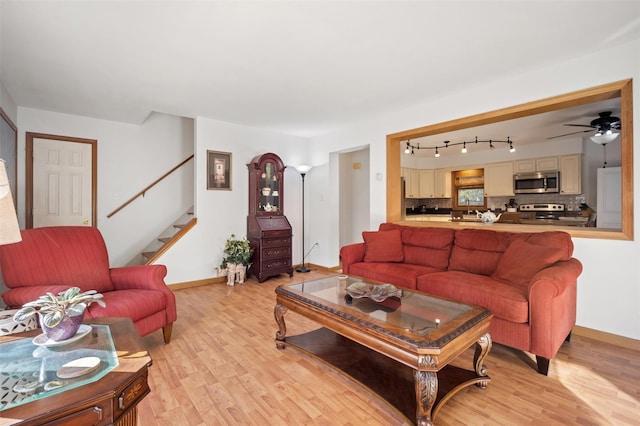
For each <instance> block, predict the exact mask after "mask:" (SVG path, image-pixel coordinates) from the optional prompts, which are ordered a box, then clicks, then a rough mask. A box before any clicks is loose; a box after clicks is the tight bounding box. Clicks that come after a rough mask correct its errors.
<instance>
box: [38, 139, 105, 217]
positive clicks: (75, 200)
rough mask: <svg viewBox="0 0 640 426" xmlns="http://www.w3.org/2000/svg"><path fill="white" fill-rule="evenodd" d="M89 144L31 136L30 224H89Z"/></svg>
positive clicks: (90, 172)
mask: <svg viewBox="0 0 640 426" xmlns="http://www.w3.org/2000/svg"><path fill="white" fill-rule="evenodd" d="M91 154H92V145H91V144H87V143H75V142H68V141H61V140H54V139H42V138H34V139H33V227H34V228H39V227H43V226H71V225H76V226H92V225H93V223H92V217H93V216H92V199H91V197H92V190H91V188H92V182H91V176H92V170H91V167H92V161H91Z"/></svg>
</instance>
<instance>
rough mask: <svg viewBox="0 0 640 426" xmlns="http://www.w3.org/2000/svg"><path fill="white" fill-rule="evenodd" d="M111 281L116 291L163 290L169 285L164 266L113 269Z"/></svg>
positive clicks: (111, 270)
mask: <svg viewBox="0 0 640 426" xmlns="http://www.w3.org/2000/svg"><path fill="white" fill-rule="evenodd" d="M109 272H110V273H111V281H112V282H113V286H114V287H115V289H116V290H136V289H138V290H162V289H163V288H166V287H167V285H166V284H165V283H164V277H165V276H166V275H167V267H166V266H164V265H138V266H122V267H120V268H111V269H110V271H109Z"/></svg>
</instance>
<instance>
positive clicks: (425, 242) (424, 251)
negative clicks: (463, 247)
mask: <svg viewBox="0 0 640 426" xmlns="http://www.w3.org/2000/svg"><path fill="white" fill-rule="evenodd" d="M390 229H398V230H400V231H401V236H402V245H403V248H404V262H405V263H411V264H415V265H423V266H430V267H432V268H436V269H441V270H445V269H447V266H448V265H449V256H450V255H451V247H453V238H454V236H455V230H454V229H449V228H417V227H413V226H402V225H395V224H390V223H383V224H381V225H380V230H381V231H387V230H390Z"/></svg>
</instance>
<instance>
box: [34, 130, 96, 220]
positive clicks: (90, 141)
mask: <svg viewBox="0 0 640 426" xmlns="http://www.w3.org/2000/svg"><path fill="white" fill-rule="evenodd" d="M34 139H50V140H55V141H61V142H70V143H86V144H90V145H91V226H93V227H97V226H98V141H97V140H95V139H83V138H73V137H69V136H58V135H48V134H44V133H33V132H27V134H26V143H25V154H26V160H25V186H26V188H25V190H26V195H25V200H24V201H25V227H26V228H27V229H31V228H33V140H34Z"/></svg>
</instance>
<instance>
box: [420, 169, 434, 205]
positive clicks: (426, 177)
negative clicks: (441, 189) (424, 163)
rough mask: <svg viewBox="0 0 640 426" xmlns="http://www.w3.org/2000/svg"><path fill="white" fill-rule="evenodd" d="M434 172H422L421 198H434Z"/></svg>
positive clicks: (430, 170)
mask: <svg viewBox="0 0 640 426" xmlns="http://www.w3.org/2000/svg"><path fill="white" fill-rule="evenodd" d="M433 176H434V174H433V170H432V169H429V170H420V190H419V193H420V198H433V197H434V196H433Z"/></svg>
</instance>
